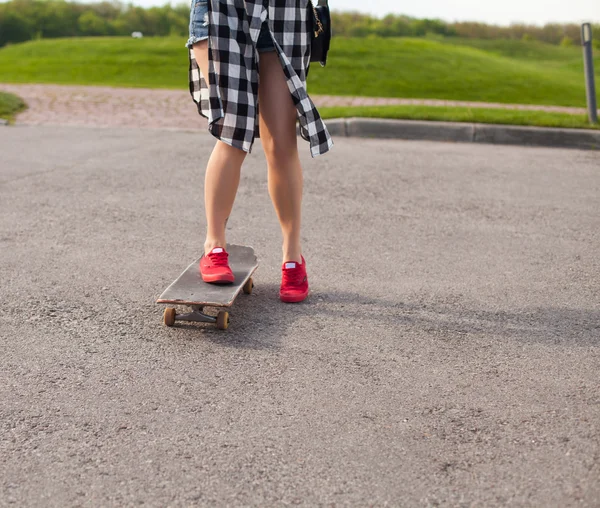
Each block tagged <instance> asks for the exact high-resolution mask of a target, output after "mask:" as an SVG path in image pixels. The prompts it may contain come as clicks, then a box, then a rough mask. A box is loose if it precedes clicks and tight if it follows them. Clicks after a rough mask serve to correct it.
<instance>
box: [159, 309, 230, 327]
mask: <svg viewBox="0 0 600 508" xmlns="http://www.w3.org/2000/svg"><path fill="white" fill-rule="evenodd" d="M190 307H191V309H192V312H186V313H185V314H177V312H176V311H175V309H174V308H173V307H167V308H166V309H165V313H164V317H163V321H164V323H165V325H167V326H173V325H174V324H175V321H189V322H192V323H212V324H215V325H217V328H218V329H219V330H227V328H228V327H229V312H227V311H226V310H220V311H219V313H218V314H217V315H216V316H210V315H208V314H204V312H203V311H204V307H203V306H201V305H190Z"/></svg>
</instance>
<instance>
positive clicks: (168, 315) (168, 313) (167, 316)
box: [163, 307, 176, 326]
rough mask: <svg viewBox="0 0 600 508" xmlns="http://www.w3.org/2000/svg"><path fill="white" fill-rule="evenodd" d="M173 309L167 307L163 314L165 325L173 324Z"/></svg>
mask: <svg viewBox="0 0 600 508" xmlns="http://www.w3.org/2000/svg"><path fill="white" fill-rule="evenodd" d="M175 314H176V313H175V309H173V308H172V307H167V308H166V309H165V313H164V315H163V321H164V323H165V325H167V326H173V325H174V324H175Z"/></svg>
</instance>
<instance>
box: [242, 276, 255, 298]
mask: <svg viewBox="0 0 600 508" xmlns="http://www.w3.org/2000/svg"><path fill="white" fill-rule="evenodd" d="M253 288H254V281H253V280H252V277H250V278H249V279H248V280H247V281H246V284H244V294H247V295H250V294H252V289H253Z"/></svg>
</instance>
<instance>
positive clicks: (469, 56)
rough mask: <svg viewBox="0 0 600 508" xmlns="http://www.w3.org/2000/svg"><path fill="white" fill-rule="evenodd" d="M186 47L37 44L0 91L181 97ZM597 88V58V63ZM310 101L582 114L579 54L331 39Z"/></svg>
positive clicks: (525, 47)
mask: <svg viewBox="0 0 600 508" xmlns="http://www.w3.org/2000/svg"><path fill="white" fill-rule="evenodd" d="M184 43H185V40H184V39H182V38H179V37H167V38H152V37H148V38H144V39H137V40H136V39H131V38H124V37H114V38H107V37H103V38H79V39H46V40H39V41H30V42H26V43H23V44H15V45H11V46H7V47H4V48H2V49H0V82H12V83H28V82H37V83H60V84H84V85H112V86H135V87H153V88H154V87H161V88H186V87H187V55H186V49H185V48H184ZM595 64H596V76H597V80H598V83H599V87H598V88H599V89H600V56H597V57H596V60H595ZM309 88H310V92H311V93H314V94H330V95H363V96H380V97H406V98H411V97H412V98H435V99H448V100H473V101H492V102H503V103H524V104H552V105H561V106H576V107H585V88H584V79H583V63H582V56H581V48H579V47H571V48H564V47H558V46H551V45H548V44H543V43H538V42H523V41H502V40H496V41H474V40H467V39H439V40H438V39H414V38H393V39H380V38H360V39H358V38H354V39H343V38H334V40H333V42H332V49H331V53H330V59H329V63H328V65H327V67H326V68H324V69H322V68H321V67H320V66H319V65H314V66H313V67H312V68H311V72H310V77H309Z"/></svg>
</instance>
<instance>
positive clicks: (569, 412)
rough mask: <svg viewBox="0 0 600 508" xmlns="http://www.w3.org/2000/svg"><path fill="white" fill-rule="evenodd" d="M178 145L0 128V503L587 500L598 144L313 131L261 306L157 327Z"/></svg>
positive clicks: (103, 132) (167, 266)
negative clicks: (291, 232)
mask: <svg viewBox="0 0 600 508" xmlns="http://www.w3.org/2000/svg"><path fill="white" fill-rule="evenodd" d="M212 144H213V140H212V138H211V137H210V136H209V135H207V134H205V133H197V132H186V131H167V130H141V129H139V130H138V129H114V128H112V129H102V128H73V127H71V128H67V127H49V126H45V127H41V126H38V127H32V126H17V127H4V128H0V252H1V256H0V298H1V301H2V307H1V308H0V367H1V368H0V401H1V402H0V404H1V405H0V505H2V506H44V507H48V506H57V507H59V506H60V507H64V506H103V507H106V506H136V505H141V504H144V505H147V506H194V505H218V506H225V505H228V506H242V505H243V506H281V505H288V504H289V505H306V506H316V505H327V506H334V505H335V506H385V505H389V506H482V507H483V506H485V507H493V506H507V505H510V506H544V507H546V506H556V507H559V506H560V507H564V506H590V507H591V506H600V378H599V371H600V290H599V287H600V256H599V255H598V253H599V252H600V153H598V152H589V151H587V152H583V151H574V150H571V151H567V150H557V149H534V148H515V147H501V146H478V145H459V144H456V145H455V144H445V143H429V142H400V141H378V140H356V139H347V138H340V139H337V140H336V145H335V147H334V150H333V151H332V152H331V153H330V154H328V155H326V156H324V157H321V158H317V159H314V160H312V159H311V158H310V156H309V153H308V148H307V145H306V144H305V143H304V142H302V144H301V148H302V152H301V153H302V159H303V163H304V167H305V180H306V182H305V188H306V197H305V218H304V246H305V256H306V260H307V265H308V269H309V280H310V282H311V286H312V295H311V297H310V298H309V300H308V301H307V302H306V303H304V304H300V305H285V304H281V303H279V301H278V300H277V289H278V283H279V270H280V261H281V260H280V233H279V230H278V225H277V221H276V218H275V214H274V212H273V210H272V206H271V204H270V201H269V198H268V195H267V189H266V170H265V162H264V156H263V154H262V151H261V149H260V145H259V144H257V146H256V149H255V153H253V154H252V155H251V156H250V157H249V158H248V159H247V161H246V163H245V167H244V170H243V179H242V183H241V188H240V192H239V195H238V200H237V202H236V208H235V210H234V213H233V216H232V218H231V220H230V223H229V235H230V236H229V240H230V241H232V242H235V243H242V244H250V245H252V246H254V247H255V249H256V251H257V254H258V256H259V260H260V263H261V265H260V267H259V270H258V272H257V274H256V288H255V293H254V294H253V295H251V296H244V295H241V296H240V298H239V299H238V300H237V302H236V305H235V307H234V309H233V311H232V323H231V328H230V330H229V331H227V332H221V331H218V330H216V329H214V328H212V327H207V326H206V325H182V326H180V327H178V328H174V329H168V328H166V327H164V326H163V325H162V323H161V317H162V307H161V306H158V305H156V304H155V303H154V301H155V299H156V297H157V296H158V295H159V294H160V293H161V291H162V290H163V289H164V288H165V287H166V286H167V285H168V284H169V283H170V282H171V281H172V280H173V279H174V278H175V277H176V276H177V275H179V273H180V272H181V270H183V268H185V267H186V266H187V264H188V263H189V262H190V261H191V260H193V259H194V257H196V256H198V255H199V252H200V251H201V245H202V243H203V226H204V218H203V196H202V192H203V191H202V187H203V186H202V182H203V170H204V167H205V164H206V161H207V158H208V155H209V153H210V149H211V147H212Z"/></svg>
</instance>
